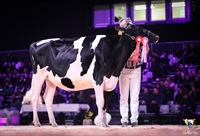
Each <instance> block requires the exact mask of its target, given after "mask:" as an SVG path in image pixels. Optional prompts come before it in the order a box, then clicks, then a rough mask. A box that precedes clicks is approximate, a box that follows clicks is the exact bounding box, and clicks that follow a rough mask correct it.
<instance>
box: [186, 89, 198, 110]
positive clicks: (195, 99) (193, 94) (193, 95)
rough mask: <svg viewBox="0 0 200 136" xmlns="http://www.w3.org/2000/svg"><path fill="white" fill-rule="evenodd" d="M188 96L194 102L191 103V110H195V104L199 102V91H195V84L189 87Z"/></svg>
mask: <svg viewBox="0 0 200 136" xmlns="http://www.w3.org/2000/svg"><path fill="white" fill-rule="evenodd" d="M189 97H190V98H191V100H192V101H193V102H194V104H193V107H192V108H193V111H195V109H196V106H197V105H199V104H200V92H199V91H197V88H196V87H195V86H192V87H191V91H190V93H189Z"/></svg>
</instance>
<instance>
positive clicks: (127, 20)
mask: <svg viewBox="0 0 200 136" xmlns="http://www.w3.org/2000/svg"><path fill="white" fill-rule="evenodd" d="M123 20H125V21H126V22H127V23H128V24H133V23H132V21H131V18H130V17H126V18H122V19H120V20H119V23H121V22H122V21H123Z"/></svg>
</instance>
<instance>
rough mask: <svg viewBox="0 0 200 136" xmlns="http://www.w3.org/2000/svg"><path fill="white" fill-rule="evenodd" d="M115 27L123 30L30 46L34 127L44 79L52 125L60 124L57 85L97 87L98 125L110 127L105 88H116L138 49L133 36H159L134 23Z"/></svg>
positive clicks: (28, 96) (29, 94) (27, 98)
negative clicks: (56, 115)
mask: <svg viewBox="0 0 200 136" xmlns="http://www.w3.org/2000/svg"><path fill="white" fill-rule="evenodd" d="M115 29H116V30H117V31H119V30H120V31H122V35H95V36H85V37H80V38H76V39H65V38H55V39H47V40H41V41H38V42H34V43H32V44H31V45H30V56H31V62H32V70H33V77H32V84H31V89H30V90H29V91H28V92H27V93H26V95H25V96H24V100H23V103H26V102H28V101H29V102H31V103H32V106H33V123H34V125H35V126H38V127H39V126H41V124H40V122H39V118H38V113H37V105H38V103H39V101H40V92H41V87H42V85H43V83H44V81H46V89H45V93H44V96H43V98H44V101H45V104H46V107H47V112H48V116H49V122H50V124H51V125H52V126H57V124H56V122H55V118H54V115H53V111H52V101H53V97H54V93H55V90H56V87H59V88H61V89H64V90H74V91H79V90H83V89H87V88H94V90H95V95H96V104H97V107H98V125H99V126H101V127H107V126H108V124H107V121H106V106H105V98H104V91H105V92H109V91H112V90H114V89H115V87H116V84H117V82H118V77H119V75H120V72H121V70H122V68H123V67H124V64H125V63H126V61H127V60H128V58H129V57H130V55H131V54H132V52H133V50H134V49H135V46H136V42H135V40H134V37H136V36H138V35H139V36H142V37H148V39H149V42H157V41H158V39H159V37H158V35H156V34H154V33H152V32H150V31H148V30H146V29H143V28H141V27H139V26H135V25H131V24H129V25H128V27H126V28H120V27H115Z"/></svg>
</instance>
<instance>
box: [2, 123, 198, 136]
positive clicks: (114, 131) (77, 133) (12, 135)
mask: <svg viewBox="0 0 200 136" xmlns="http://www.w3.org/2000/svg"><path fill="white" fill-rule="evenodd" d="M0 136H200V126H199V125H196V126H193V127H192V128H190V129H189V128H188V126H180V125H140V126H138V127H131V126H128V127H127V128H122V127H121V126H120V125H110V127H108V128H100V127H98V126H95V125H91V126H71V125H69V126H68V125H59V126H58V127H51V126H47V125H43V126H41V127H34V126H0Z"/></svg>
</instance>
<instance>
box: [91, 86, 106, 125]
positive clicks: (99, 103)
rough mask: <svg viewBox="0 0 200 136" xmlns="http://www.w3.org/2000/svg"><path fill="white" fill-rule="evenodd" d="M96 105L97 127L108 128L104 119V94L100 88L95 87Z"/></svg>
mask: <svg viewBox="0 0 200 136" xmlns="http://www.w3.org/2000/svg"><path fill="white" fill-rule="evenodd" d="M94 89H95V95H96V104H97V107H98V124H97V125H98V126H100V127H108V124H107V119H106V109H105V107H104V93H103V88H102V86H96V87H95V88H94Z"/></svg>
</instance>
